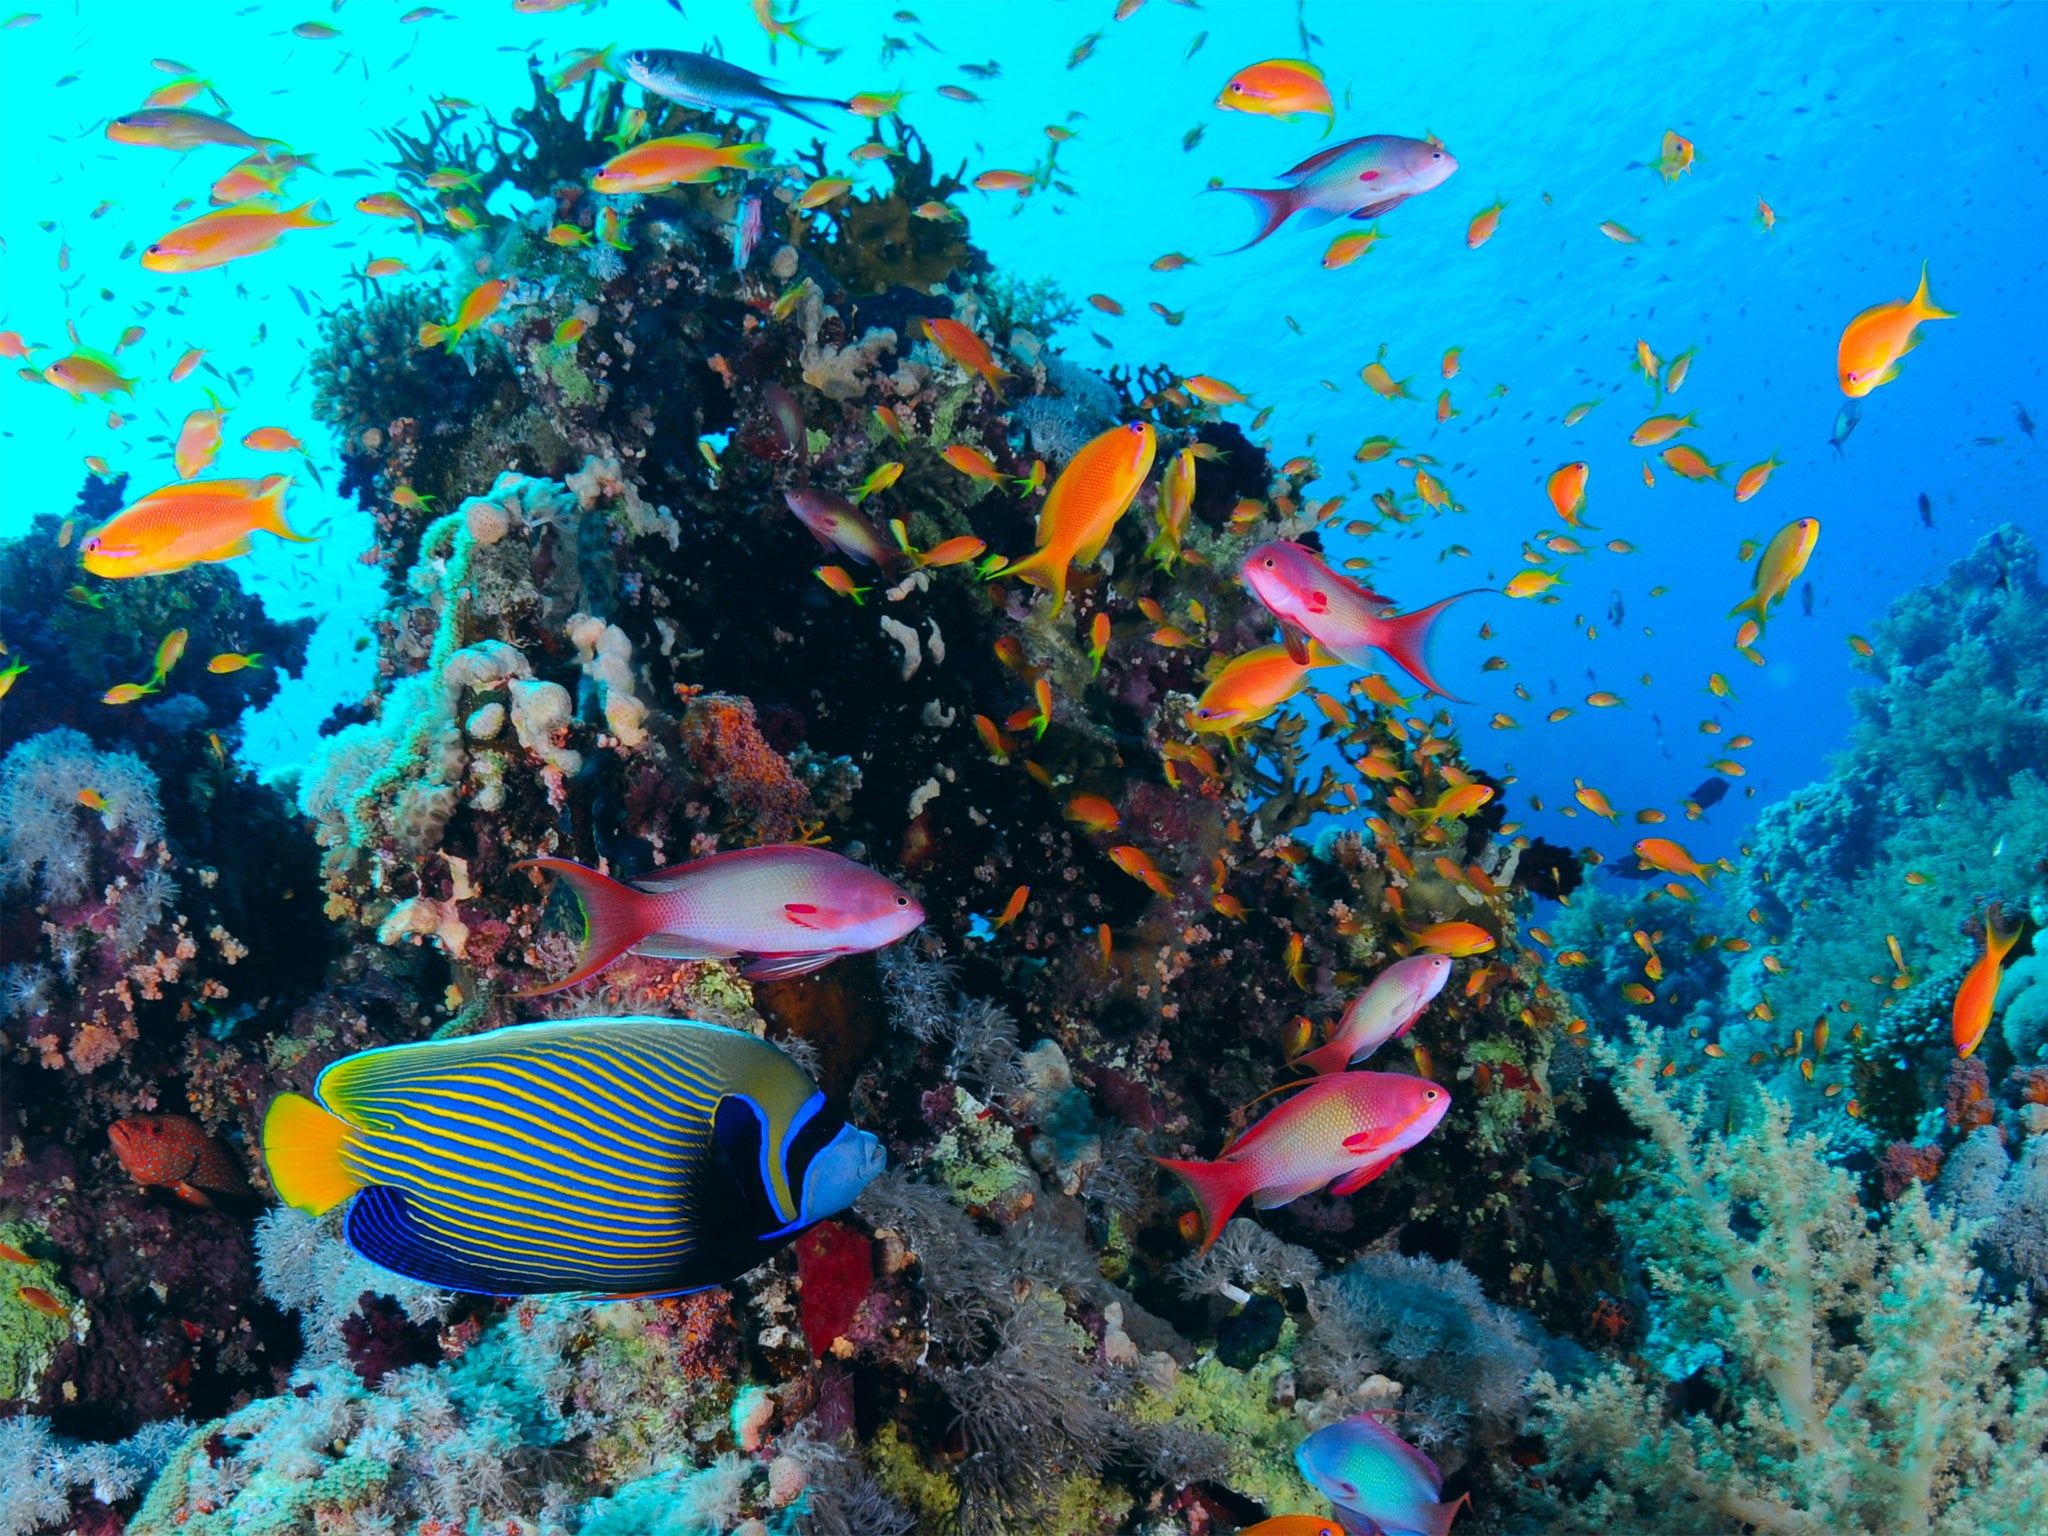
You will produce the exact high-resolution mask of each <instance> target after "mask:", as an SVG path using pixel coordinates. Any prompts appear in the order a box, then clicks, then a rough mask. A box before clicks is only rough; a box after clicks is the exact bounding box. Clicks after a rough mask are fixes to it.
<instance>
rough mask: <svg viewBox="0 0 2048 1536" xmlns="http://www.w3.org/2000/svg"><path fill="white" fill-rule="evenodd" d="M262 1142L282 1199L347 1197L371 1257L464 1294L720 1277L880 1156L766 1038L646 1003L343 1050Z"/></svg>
mask: <svg viewBox="0 0 2048 1536" xmlns="http://www.w3.org/2000/svg"><path fill="white" fill-rule="evenodd" d="M316 1099H317V1100H318V1102H317V1103H316V1102H314V1100H316ZM263 1157H264V1162H265V1164H266V1165H267V1166H268V1168H269V1170H270V1179H271V1183H272V1184H273V1185H275V1186H276V1188H277V1192H278V1195H279V1196H280V1198H282V1199H283V1200H284V1202H285V1203H286V1204H287V1205H291V1206H295V1207H297V1208H298V1209H300V1210H302V1211H306V1212H309V1213H311V1214H315V1215H317V1214H319V1213H321V1212H324V1211H327V1210H331V1209H333V1208H334V1207H335V1206H338V1205H340V1204H342V1203H343V1202H344V1201H346V1202H348V1203H349V1204H348V1215H347V1224H346V1227H345V1235H346V1237H347V1239H348V1243H349V1246H350V1247H352V1248H354V1249H355V1250H356V1251H357V1252H358V1253H360V1254H361V1255H362V1256H363V1257H364V1258H366V1259H368V1260H370V1261H371V1262H372V1263H374V1264H379V1265H382V1266H383V1267H384V1268H386V1269H388V1270H391V1271H393V1272H395V1273H397V1274H401V1275H405V1276H408V1277H409V1278H411V1279H414V1280H419V1281H422V1282H424V1283H426V1284H428V1285H434V1286H440V1287H442V1288H443V1289H446V1290H452V1291H467V1292H472V1293H478V1294H482V1295H486V1296H525V1295H536V1294H543V1293H550V1292H581V1293H585V1294H591V1295H598V1296H674V1295H681V1294H684V1293H686V1292H689V1291H697V1290H704V1289H706V1288H708V1287H710V1286H714V1285H720V1284H722V1283H724V1282H725V1281H727V1280H730V1279H731V1278H732V1277H733V1276H735V1275H739V1274H743V1273H745V1272H746V1271H747V1270H749V1269H751V1268H753V1267H754V1266H755V1265H757V1264H759V1263H760V1262H761V1261H762V1260H764V1259H766V1258H767V1257H768V1256H769V1255H770V1254H772V1253H773V1252H774V1251H775V1250H776V1249H777V1248H779V1247H781V1246H782V1245H783V1244H784V1243H785V1242H787V1241H789V1239H790V1238H792V1237H794V1236H795V1235H796V1234H797V1233H798V1232H800V1231H802V1230H803V1229H804V1228H805V1227H807V1226H809V1225H810V1224H811V1223H813V1222H816V1221H820V1220H822V1219H823V1218H825V1217H827V1216H831V1215H834V1214H836V1213H837V1212H839V1211H843V1210H845V1209H846V1208H847V1207H848V1206H849V1205H851V1204H852V1203H853V1201H854V1198H855V1197H856V1196H857V1195H859V1194H860V1192H861V1190H863V1189H864V1188H866V1187H867V1184H868V1181H869V1180H870V1179H872V1178H874V1176H875V1175H876V1174H878V1173H880V1172H881V1171H882V1165H883V1161H884V1157H883V1153H882V1148H881V1143H879V1142H878V1141H876V1140H875V1138H874V1137H873V1136H871V1135H869V1134H868V1133H867V1132H865V1131H861V1130H856V1129H855V1128H854V1127H852V1126H850V1125H848V1124H847V1123H846V1122H845V1121H844V1120H843V1119H842V1118H840V1116H839V1115H838V1114H837V1113H836V1112H834V1111H833V1110H831V1109H829V1108H827V1107H826V1104H825V1095H824V1094H823V1093H822V1092H821V1091H820V1090H819V1088H818V1086H817V1085H816V1084H815V1083H813V1082H812V1081H811V1080H810V1078H809V1077H807V1076H805V1075H804V1073H803V1071H802V1070H801V1069H800V1068H798V1066H797V1065H796V1063H795V1062H793V1061H792V1060H790V1058H789V1057H788V1056H787V1055H786V1054H784V1053H783V1052H782V1051H781V1050H779V1049H778V1048H776V1047H775V1046H773V1045H770V1044H768V1043H767V1042H765V1041H762V1040H757V1039H755V1038H754V1037H753V1036H752V1035H748V1034H743V1033H741V1032H740V1031H738V1030H732V1029H724V1028H721V1027H719V1026H718V1025H715V1024H703V1023H699V1022H697V1021H696V1020H693V1019H660V1018H621V1019H602V1020H599V1019H581V1020H576V1021H573V1022H564V1023H545V1024H520V1025H514V1026H512V1027H510V1028H506V1029H497V1030H492V1031H490V1032H488V1033H486V1034H481V1035H472V1036H469V1037H467V1038H464V1039H457V1040H423V1041H418V1042H415V1043H413V1044H410V1045H393V1046H385V1047H383V1048H382V1049H379V1050H371V1051H361V1052H358V1053H357V1054H355V1055H353V1056H345V1057H343V1058H342V1059H341V1060H340V1061H337V1062H335V1063H333V1064H332V1065H331V1066H329V1067H328V1068H327V1069H326V1070H325V1071H324V1072H322V1073H321V1074H320V1077H319V1079H318V1081H317V1082H316V1083H315V1084H314V1087H313V1098H312V1099H308V1098H304V1097H302V1096H301V1095H299V1094H295V1093H286V1094H281V1095H279V1096H278V1097H277V1098H276V1099H275V1100H273V1101H272V1103H271V1106H270V1109H269V1112H268V1114H267V1115H266V1116H265V1118H264V1122H263Z"/></svg>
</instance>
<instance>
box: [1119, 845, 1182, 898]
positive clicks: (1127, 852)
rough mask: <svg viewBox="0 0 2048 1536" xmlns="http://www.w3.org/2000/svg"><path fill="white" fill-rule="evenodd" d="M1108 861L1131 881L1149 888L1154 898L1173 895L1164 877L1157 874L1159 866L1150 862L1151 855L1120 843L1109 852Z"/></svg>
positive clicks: (1140, 849)
mask: <svg viewBox="0 0 2048 1536" xmlns="http://www.w3.org/2000/svg"><path fill="white" fill-rule="evenodd" d="M1109 861H1110V863H1112V864H1114V865H1115V866H1116V867H1117V868H1118V869H1120V870H1122V871H1123V872H1124V873H1125V874H1127V875H1129V876H1130V877H1131V878H1132V879H1133V880H1142V881H1144V882H1145V884H1146V885H1147V886H1149V887H1151V890H1152V894H1153V895H1155V896H1167V897H1170V896H1172V895H1173V887H1172V886H1171V885H1169V884H1167V882H1166V876H1164V875H1162V874H1161V873H1160V872H1159V866H1158V865H1157V864H1154V863H1153V862H1152V855H1150V854H1149V853H1147V852H1146V851H1145V850H1144V849H1142V848H1139V847H1136V846H1134V845H1133V844H1130V843H1122V844H1119V845H1118V846H1117V847H1115V848H1112V849H1110V850H1109Z"/></svg>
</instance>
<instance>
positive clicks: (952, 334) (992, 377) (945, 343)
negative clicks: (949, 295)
mask: <svg viewBox="0 0 2048 1536" xmlns="http://www.w3.org/2000/svg"><path fill="white" fill-rule="evenodd" d="M924 333H925V335H926V337H927V338H929V340H930V341H931V344H932V345H933V346H935V347H937V348H938V349H939V350H940V351H941V352H943V353H944V354H945V355H946V356H947V357H948V358H950V359H952V361H954V362H956V363H958V364H959V365H960V366H961V367H962V368H965V369H966V370H967V371H968V372H970V373H977V374H979V375H981V378H982V381H983V382H984V383H986V384H987V385H988V387H989V389H990V391H991V392H992V393H993V394H994V395H995V397H996V399H998V400H1001V399H1002V398H1003V387H1002V385H1001V384H999V383H997V382H996V381H997V380H998V379H1007V378H1012V377H1014V375H1012V374H1011V372H1010V370H1009V369H1007V368H1004V367H1002V366H1001V365H999V364H998V363H997V362H996V360H995V356H994V354H993V353H991V352H990V351H989V349H988V343H986V342H984V341H983V340H982V339H981V338H980V337H979V336H977V335H975V334H974V332H972V331H970V330H969V329H968V328H967V327H966V326H964V325H962V324H961V323H960V322H959V321H958V320H944V319H938V318H934V319H930V320H927V321H925V322H924Z"/></svg>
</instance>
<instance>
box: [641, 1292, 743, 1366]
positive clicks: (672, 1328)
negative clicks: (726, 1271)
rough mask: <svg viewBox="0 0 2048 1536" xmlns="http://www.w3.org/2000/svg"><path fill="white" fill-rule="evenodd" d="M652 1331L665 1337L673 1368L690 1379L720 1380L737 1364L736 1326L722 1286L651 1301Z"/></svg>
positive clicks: (730, 1301) (729, 1297) (726, 1293)
mask: <svg viewBox="0 0 2048 1536" xmlns="http://www.w3.org/2000/svg"><path fill="white" fill-rule="evenodd" d="M650 1331H652V1332H653V1333H655V1334H656V1335H658V1336H659V1337H661V1338H663V1339H665V1340H667V1342H668V1349H669V1355H670V1358H671V1359H673V1360H674V1361H675V1364H676V1368H677V1369H678V1370H679V1371H681V1372H682V1373H683V1375H684V1376H685V1377H687V1378H689V1379H691V1380H693V1381H724V1380H727V1379H728V1378H730V1377H731V1375H732V1373H733V1371H734V1370H735V1369H736V1368H737V1366H738V1364H739V1328H738V1326H737V1325H736V1324H735V1323H734V1322H733V1320H732V1297H731V1295H730V1294H729V1293H728V1292H726V1291H725V1290H723V1289H716V1290H709V1291H693V1292H691V1293H690V1294H689V1295H687V1296H672V1297H668V1298H666V1299H665V1300H662V1301H659V1302H656V1303H655V1313H654V1320H653V1323H652V1325H651V1329H650Z"/></svg>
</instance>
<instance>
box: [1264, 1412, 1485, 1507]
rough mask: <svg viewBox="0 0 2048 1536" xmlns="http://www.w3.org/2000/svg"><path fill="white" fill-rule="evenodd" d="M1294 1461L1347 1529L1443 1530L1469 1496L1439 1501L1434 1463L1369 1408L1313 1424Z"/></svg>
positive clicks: (1440, 1481)
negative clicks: (1320, 1425) (1314, 1428)
mask: <svg viewBox="0 0 2048 1536" xmlns="http://www.w3.org/2000/svg"><path fill="white" fill-rule="evenodd" d="M1294 1464H1295V1465H1296V1466H1298V1467H1299V1468H1300V1469H1301V1475H1302V1476H1303V1477H1304V1478H1306V1479H1307V1480H1308V1482H1309V1484H1310V1485H1311V1486H1313V1487H1315V1488H1318V1489H1320V1490H1321V1491H1322V1493H1323V1496H1324V1497H1325V1498H1327V1499H1328V1500H1329V1501H1330V1502H1331V1503H1333V1504H1335V1505H1336V1506H1337V1510H1338V1516H1339V1519H1340V1520H1341V1521H1342V1523H1343V1526H1344V1528H1345V1529H1346V1530H1347V1531H1357V1530H1365V1531H1383V1532H1386V1533H1388V1536H1396V1533H1398V1536H1448V1533H1449V1531H1450V1529H1451V1521H1452V1520H1453V1519H1455V1518H1456V1517H1457V1513H1458V1511H1459V1509H1460V1508H1462V1507H1463V1506H1464V1505H1465V1503H1466V1502H1467V1501H1468V1500H1470V1498H1471V1497H1472V1496H1471V1495H1470V1494H1461V1495H1460V1496H1459V1497H1457V1498H1455V1499H1453V1500H1451V1501H1450V1502H1449V1503H1448V1504H1446V1503H1444V1502H1443V1497H1442V1496H1443V1491H1444V1480H1443V1475H1442V1474H1441V1473H1440V1472H1438V1471H1437V1469H1436V1463H1435V1462H1433V1461H1431V1460H1430V1459H1429V1458H1428V1457H1427V1456H1425V1455H1423V1454H1422V1452H1420V1451H1418V1450H1417V1449H1415V1447H1414V1446H1412V1445H1410V1444H1409V1443H1408V1442H1407V1441H1406V1440H1403V1439H1402V1438H1401V1437H1400V1436H1399V1435H1397V1434H1395V1433H1394V1432H1393V1431H1392V1430H1390V1429H1388V1428H1387V1427H1386V1426H1385V1425H1383V1424H1381V1423H1380V1421H1379V1420H1378V1419H1376V1418H1374V1417H1373V1416H1372V1415H1371V1414H1369V1413H1361V1414H1359V1415H1358V1416H1357V1417H1356V1418H1351V1419H1341V1420H1339V1421H1338V1422H1337V1423H1335V1424H1328V1425H1325V1426H1324V1427H1323V1428H1321V1429H1319V1430H1317V1431H1316V1432H1315V1433H1314V1434H1312V1435H1310V1436H1309V1437H1308V1438H1307V1439H1306V1440H1304V1441H1302V1442H1301V1444H1300V1445H1298V1446H1296V1447H1295V1450H1294Z"/></svg>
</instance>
